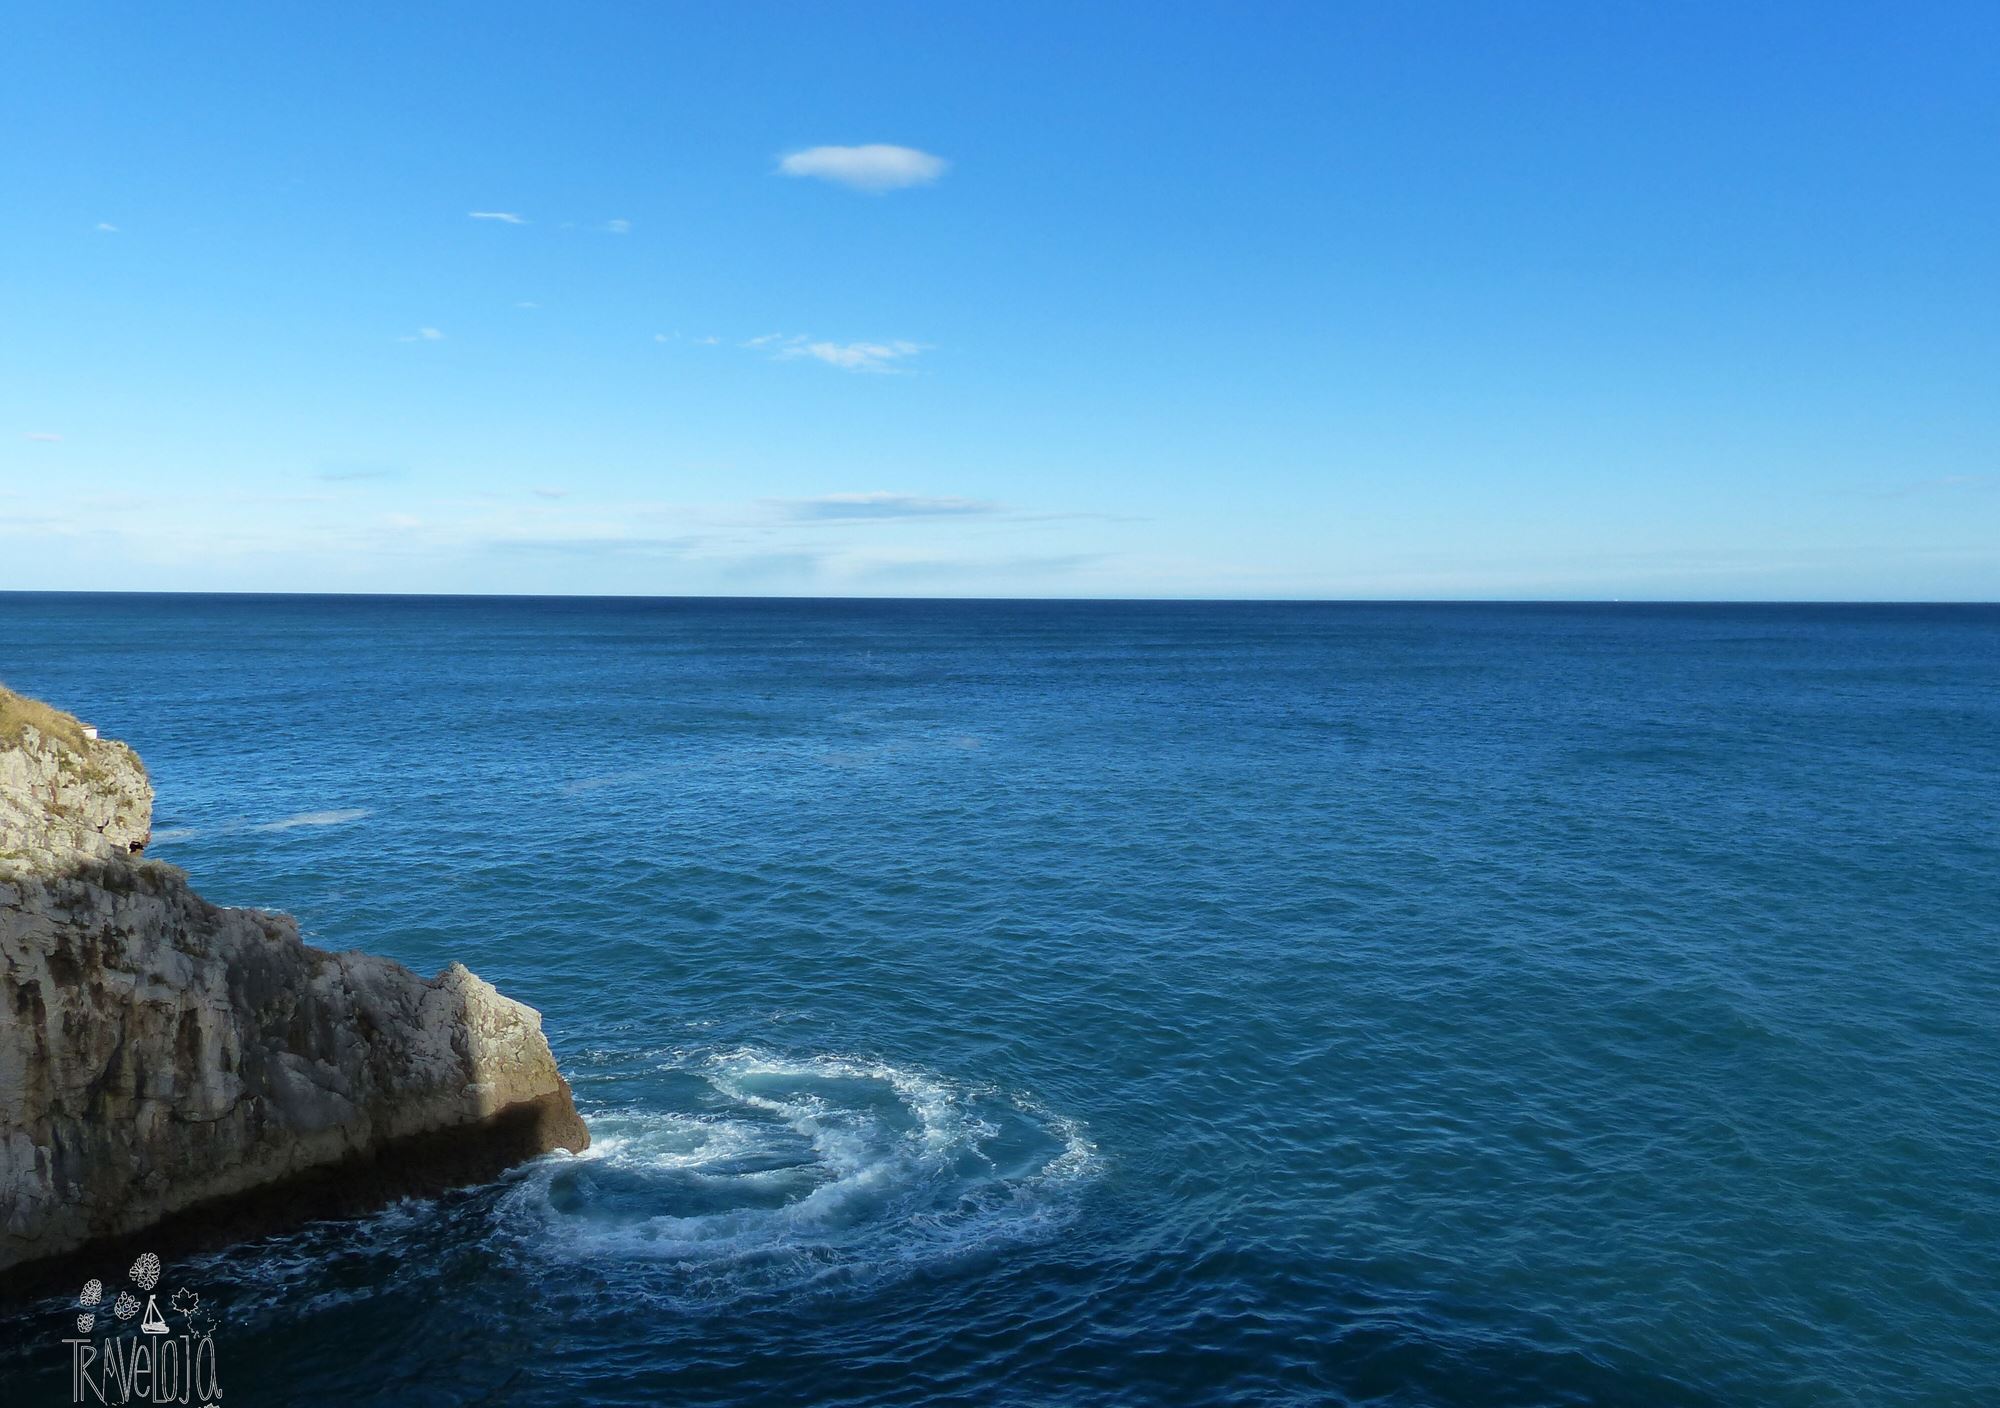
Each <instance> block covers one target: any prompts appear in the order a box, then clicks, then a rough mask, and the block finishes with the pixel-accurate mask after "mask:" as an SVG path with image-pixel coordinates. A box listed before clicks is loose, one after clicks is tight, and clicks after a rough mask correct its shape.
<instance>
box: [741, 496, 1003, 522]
mask: <svg viewBox="0 0 2000 1408" xmlns="http://www.w3.org/2000/svg"><path fill="white" fill-rule="evenodd" d="M764 502H765V503H767V504H769V505H770V506H771V507H773V508H775V509H777V510H778V511H779V512H780V513H783V514H784V515H785V516H786V517H787V518H798V519H807V520H810V521H812V522H815V523H830V522H839V521H842V520H846V519H863V518H866V519H882V518H964V517H967V516H970V515H975V514H987V513H998V512H1000V511H1001V506H1000V505H999V504H996V503H993V502H991V501H989V500H986V499H959V498H930V497H926V496H924V495H921V494H885V493H872V494H820V495H818V496H816V497H814V498H809V499H766V500H764Z"/></svg>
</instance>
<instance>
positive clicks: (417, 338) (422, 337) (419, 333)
mask: <svg viewBox="0 0 2000 1408" xmlns="http://www.w3.org/2000/svg"><path fill="white" fill-rule="evenodd" d="M396 341H398V342H443V341H444V334H443V333H441V332H439V331H438V330H437V329H436V328H418V329H417V330H416V331H415V332H412V333H405V334H404V335H403V336H401V337H399V338H397V339H396Z"/></svg>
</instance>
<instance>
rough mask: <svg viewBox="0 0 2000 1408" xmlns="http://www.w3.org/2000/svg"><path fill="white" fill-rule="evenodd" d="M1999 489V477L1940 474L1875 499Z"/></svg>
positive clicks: (1890, 491)
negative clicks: (1934, 477)
mask: <svg viewBox="0 0 2000 1408" xmlns="http://www.w3.org/2000/svg"><path fill="white" fill-rule="evenodd" d="M1996 488H2000V477H1996V476H1994V475H1991V474H1942V475H1939V476H1938V477H1937V478H1936V479H1922V480H1918V481H1917V482H1916V483H1914V484H1905V485H1902V486H1901V487H1900V488H1896V489H1891V490H1888V491H1887V492H1886V493H1883V494H1880V495H1878V496H1877V497H1879V498H1885V499H1907V498H1911V497H1913V496H1914V495H1918V494H1938V493H1951V492H1954V491H1959V490H1980V489H1996Z"/></svg>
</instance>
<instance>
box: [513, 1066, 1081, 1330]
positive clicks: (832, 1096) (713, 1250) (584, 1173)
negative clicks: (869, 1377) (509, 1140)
mask: <svg viewBox="0 0 2000 1408" xmlns="http://www.w3.org/2000/svg"><path fill="white" fill-rule="evenodd" d="M663 1069H665V1070H667V1071H669V1072H672V1073H675V1074H698V1075H699V1076H700V1077H701V1078H702V1079H703V1081H704V1082H705V1084H706V1086H707V1088H708V1090H709V1092H710V1097H709V1098H708V1099H707V1100H705V1101H703V1102H701V1104H702V1108H701V1109H699V1110H695V1111H656V1110H655V1111H649V1110H614V1111H605V1112H600V1113H597V1114H594V1115H592V1116H591V1118H590V1123H591V1126H592V1131H593V1143H592V1146H591V1148H590V1149H589V1151H587V1152H586V1153H585V1154H583V1155H581V1156H578V1157H575V1158H570V1157H562V1156H558V1157H553V1158H550V1159H545V1160H542V1161H540V1162H538V1163H536V1164H534V1165H531V1166H530V1167H529V1168H528V1169H526V1170H524V1171H522V1173H521V1174H520V1175H518V1176H517V1178H516V1180H515V1181H514V1183H513V1184H512V1185H511V1186H510V1187H509V1188H508V1189H507V1191H506V1193H505V1195H504V1197H503V1198H502V1200H501V1202H500V1204H499V1206H498V1207H497V1208H496V1215H497V1219H498V1225H499V1227H500V1229H501V1231H500V1233H499V1239H500V1240H501V1241H502V1242H504V1243H505V1244H506V1249H507V1250H508V1251H509V1252H511V1254H513V1255H515V1256H518V1257H521V1258H524V1259H527V1260H530V1261H534V1262H545V1261H548V1260H554V1261H557V1262H561V1263H588V1264H591V1265H596V1266H600V1267H601V1266H603V1265H605V1264H607V1263H618V1264H624V1265H627V1266H628V1267H632V1266H639V1265H644V1266H650V1267H651V1268H653V1271H652V1279H653V1280H655V1281H662V1280H663V1281H664V1282H665V1284H660V1285H657V1286H656V1290H658V1291H659V1292H661V1293H663V1294H666V1295H668V1296H670V1297H674V1298H688V1299H700V1300H713V1299H717V1298H722V1299H728V1298H733V1297H734V1296H737V1295H742V1294H749V1293H755V1292H757V1291H782V1290H788V1289H799V1288H803V1287H806V1286H809V1285H811V1284H814V1283H817V1282H821V1281H825V1280H827V1279H829V1278H868V1277H874V1276H880V1275H885V1274H897V1273H899V1272H901V1271H904V1270H907V1269H908V1268H910V1267H911V1266H913V1265H916V1264H921V1263H924V1262H928V1261H932V1260H936V1259H939V1258H946V1257H952V1256H958V1255H964V1254H967V1253H969V1252H971V1251H974V1250H976V1249H981V1248H988V1249H990V1248H999V1247H1004V1246H1006V1245H1009V1244H1017V1243H1021V1242H1025V1241H1030V1240H1035V1239H1039V1238H1042V1237H1045V1236H1046V1235H1048V1234H1049V1233H1050V1232H1052V1231H1053V1230H1055V1229H1057V1228H1059V1227H1060V1226H1062V1225H1063V1223H1064V1222H1066V1221H1067V1220H1068V1218H1069V1217H1070V1216H1071V1215H1072V1214H1073V1209H1074V1201H1075V1195H1076V1192H1077V1190H1078V1189H1079V1188H1080V1187H1081V1186H1082V1185H1083V1184H1084V1183H1085V1182H1086V1181H1087V1180H1089V1179H1090V1178H1091V1177H1093V1176H1094V1175H1095V1173H1096V1172H1097V1169H1098V1166H1099V1159H1098V1155H1097V1152H1096V1150H1095V1149H1094V1148H1093V1147H1092V1145H1091V1143H1090V1141H1089V1139H1088V1137H1087V1136H1086V1135H1085V1133H1084V1131H1083V1129H1082V1127H1081V1126H1080V1125H1078V1124H1076V1123H1075V1122H1074V1121H1072V1120H1067V1119H1063V1118H1060V1117H1057V1116H1053V1115H1051V1114H1049V1113H1048V1112H1046V1111H1044V1110H1041V1109H1040V1108H1039V1107H1038V1106H1036V1105H1035V1104H1034V1102H1032V1101H1028V1100H1024V1099H1021V1098H1017V1097H1009V1096H1006V1095H1004V1094H1002V1093H1001V1092H999V1091H997V1090H994V1089H991V1088H975V1087H967V1086H963V1085H959V1084H955V1083H953V1082H951V1081H949V1080H947V1079H945V1078H943V1077H941V1076H937V1075H934V1074H931V1073H929V1072H925V1071H919V1070H913V1069H909V1068H905V1067H899V1066H894V1065H890V1064H888V1063H886V1062H881V1061H873V1060H867V1059H862V1058H852V1057H844V1056H830V1055H822V1056H807V1057H791V1056H784V1055H777V1054H773V1053H768V1052H763V1051H758V1050H755V1049H752V1048H747V1047H746V1048H737V1049H733V1050H729V1051H720V1052H709V1053H698V1052H675V1053H672V1054H671V1055H668V1056H667V1057H666V1065H665V1066H664V1068H663Z"/></svg>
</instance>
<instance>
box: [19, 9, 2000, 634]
mask: <svg viewBox="0 0 2000 1408" xmlns="http://www.w3.org/2000/svg"><path fill="white" fill-rule="evenodd" d="M6 30H7V34H8V41H7V46H6V47H7V53H8V57H7V78H6V82H5V83H4V84H0V190H4V193H5V202H4V206H0V588H29V589H36V588H50V589H55V588H63V589H70V588H74V589H86V588H106V589H157V590H311V591H467V592H487V591H523V592H612V593H648V594H650V593H667V594H672V593H724V594H758V593H779V594H788V595H792V594H811V595H820V594H830V595H939V596H951V595H1007V596H1017V595H1018V596H1227V597H1235V596H1249V597H1261V596H1306V597H1538V598H1546V597H1588V598H1601V597H1623V598H1759V599H1792V598H1805V599H1812V598H1846V599H1854V598H1884V599H1908V598H1938V599H1967V598H1971V599H1988V600H1990V599H1994V598H1996V597H2000V83H1996V82H1995V81H1994V75H1995V74H1996V73H2000V7H1996V6H1993V5H1990V4H1978V5H1953V4H1949V3H1938V4H1931V5H1924V6H1915V7H1910V6H1892V5H1888V4H1883V5H1879V6H1866V7H1859V6H1847V5H1839V4H1812V5H1796V6H1788V5H1780V4H1771V5H1760V6H1742V5H1721V4H1717V5H1672V6H1640V5H1619V4H1588V5H1586V4H1575V5H1558V4H1532V3H1523V4H1518V5H1514V4H1509V5H1500V4H1492V5H1474V4H1452V5H1446V4H1423V3H1412V4H1405V3H1396V4H1390V3H1381V4H1341V5H1319V4H1313V5H1307V4H1297V5H1275V4H1272V5H1235V4H1232V5H1223V4H1219V3H1218V4H1215V5H1205V6H1197V5H1183V4H1171V3H1162V0H1152V3H1147V4H1142V5H1112V4H1103V5H1094V6H1078V5H1074V4H1060V5H1033V4H1018V3H1010V4H1006V5H998V4H994V5H972V4H966V5H943V4H927V5H895V4H865V5H864V4H854V5H804V4H798V5H792V4H786V5H759V4H747V3H746V4H739V5H712V6H701V7H696V6H669V5H664V4H651V3H648V4H630V5H613V4H590V5H563V6H558V5H534V6H528V5H505V4H490V3H483V4H479V5H476V6H475V5H458V6H454V5H423V6H408V5H397V6H389V5H362V4H355V5H338V6H333V5H326V6H293V5H286V6H271V5H259V4H240V5H216V4H197V5H189V6H148V5H140V4H136V3H135V4H129V5H117V6H112V5H94V4H64V5H39V4H37V5H29V4H25V3H15V4H13V5H11V6H8V7H7V17H6ZM868 148H881V149H883V150H872V151H871V150H866V149H868ZM856 149H861V150H856ZM500 217H510V218H500Z"/></svg>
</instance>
